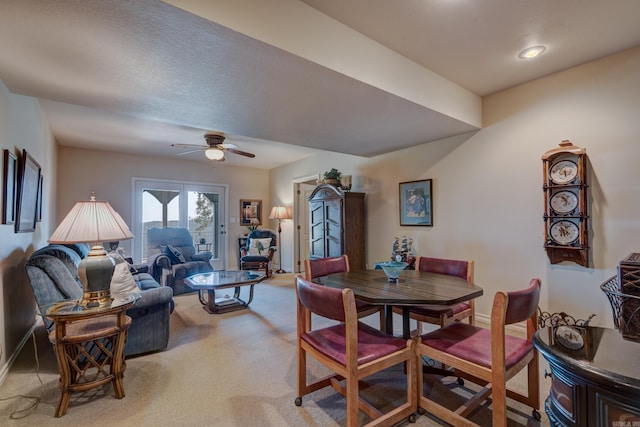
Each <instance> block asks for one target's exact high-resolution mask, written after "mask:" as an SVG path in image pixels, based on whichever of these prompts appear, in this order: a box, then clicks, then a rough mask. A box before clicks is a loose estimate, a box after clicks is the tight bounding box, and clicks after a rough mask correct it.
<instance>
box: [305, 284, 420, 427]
mask: <svg viewBox="0 0 640 427" xmlns="http://www.w3.org/2000/svg"><path fill="white" fill-rule="evenodd" d="M295 284H296V294H297V343H298V397H297V398H296V400H295V404H296V406H301V405H302V397H303V396H305V395H307V394H309V393H312V392H314V391H316V390H319V389H321V388H324V387H327V386H332V387H333V388H334V389H336V390H337V391H338V392H339V393H340V394H342V395H343V396H345V397H346V399H347V424H346V425H347V426H348V427H355V426H357V425H358V423H359V410H362V412H363V413H364V414H365V415H367V416H368V417H369V418H371V419H372V420H371V421H370V422H369V423H367V424H366V425H367V426H378V425H385V426H388V425H392V424H395V423H398V422H399V421H401V420H402V419H403V418H409V421H415V411H416V410H417V394H416V389H415V385H416V382H415V381H416V362H417V361H416V357H415V339H414V340H405V339H402V338H396V337H394V336H392V335H387V334H386V333H384V332H382V331H380V330H377V329H375V328H372V327H371V326H369V325H366V324H364V323H362V322H360V321H358V316H357V313H356V302H355V297H354V295H353V291H352V290H351V289H335V288H330V287H327V286H322V285H318V284H316V283H313V282H310V281H308V280H305V279H303V278H302V276H297V277H296V279H295ZM310 313H315V314H316V315H317V316H322V317H324V318H327V319H331V320H334V321H337V323H336V322H331V324H330V326H327V327H323V328H320V329H315V330H313V329H312V327H311V324H310V323H309V322H308V319H309V318H310V317H311V316H310ZM307 355H310V356H312V357H313V358H314V359H316V360H317V361H318V362H320V363H321V364H322V365H324V366H325V367H327V368H329V369H330V370H331V371H332V373H331V374H330V375H329V376H326V377H324V378H320V379H317V380H315V381H312V382H311V383H307ZM399 364H403V365H404V364H406V381H407V383H406V384H407V398H406V402H405V403H402V404H401V405H400V406H397V407H396V408H394V409H392V410H390V411H388V412H386V413H382V412H381V411H380V410H379V409H377V408H376V407H374V406H373V405H372V404H371V403H369V402H367V401H366V400H364V399H363V398H362V396H361V395H360V392H359V390H360V382H361V381H362V380H363V379H364V378H366V377H369V376H371V375H373V374H375V373H377V372H379V371H382V370H384V369H387V368H389V367H391V366H395V365H399ZM398 374H399V375H404V374H403V373H402V371H401V370H399V372H398ZM372 387H373V386H372Z"/></svg>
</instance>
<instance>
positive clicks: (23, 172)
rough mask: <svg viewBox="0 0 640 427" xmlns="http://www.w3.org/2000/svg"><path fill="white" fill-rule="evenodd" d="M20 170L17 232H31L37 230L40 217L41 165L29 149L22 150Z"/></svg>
mask: <svg viewBox="0 0 640 427" xmlns="http://www.w3.org/2000/svg"><path fill="white" fill-rule="evenodd" d="M18 172H19V173H18V193H17V196H18V197H17V204H16V222H15V232H16V233H30V232H33V231H35V230H36V220H37V218H38V211H37V209H38V187H39V185H40V165H39V164H38V162H36V161H35V159H34V158H33V157H31V155H30V154H29V153H27V150H22V157H21V159H20V168H19V170H18Z"/></svg>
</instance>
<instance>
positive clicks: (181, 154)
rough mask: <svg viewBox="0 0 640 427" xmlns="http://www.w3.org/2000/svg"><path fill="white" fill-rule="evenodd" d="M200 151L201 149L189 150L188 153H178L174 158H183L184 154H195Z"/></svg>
mask: <svg viewBox="0 0 640 427" xmlns="http://www.w3.org/2000/svg"><path fill="white" fill-rule="evenodd" d="M202 150H203V148H198V149H197V150H189V151H185V152H183V153H178V154H176V156H184V155H185V154H191V153H195V152H198V151H202Z"/></svg>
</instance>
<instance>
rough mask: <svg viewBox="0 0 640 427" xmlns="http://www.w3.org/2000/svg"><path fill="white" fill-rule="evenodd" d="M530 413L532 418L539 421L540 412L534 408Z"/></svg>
mask: <svg viewBox="0 0 640 427" xmlns="http://www.w3.org/2000/svg"><path fill="white" fill-rule="evenodd" d="M531 415H533V418H535V420H536V421H540V420H541V419H542V415H540V412H538V411H536V410H535V409H534V410H533V411H531Z"/></svg>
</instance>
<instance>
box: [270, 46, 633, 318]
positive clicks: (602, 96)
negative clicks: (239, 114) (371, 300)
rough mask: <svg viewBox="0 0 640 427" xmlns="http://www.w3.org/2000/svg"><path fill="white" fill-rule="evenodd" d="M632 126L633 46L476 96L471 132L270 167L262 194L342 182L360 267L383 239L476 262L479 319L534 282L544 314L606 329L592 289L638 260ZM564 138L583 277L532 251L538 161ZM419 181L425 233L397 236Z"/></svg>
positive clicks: (536, 244)
mask: <svg viewBox="0 0 640 427" xmlns="http://www.w3.org/2000/svg"><path fill="white" fill-rule="evenodd" d="M638 117H640V48H636V49H632V50H629V51H626V52H623V53H621V54H618V55H614V56H611V57H608V58H605V59H602V60H599V61H595V62H592V63H588V64H585V65H583V66H580V67H576V68H573V69H570V70H567V71H564V72H561V73H558V74H555V75H552V76H548V77H546V78H543V79H540V80H537V81H534V82H531V83H529V84H525V85H522V86H518V87H515V88H512V89H509V90H505V91H503V92H501V93H498V94H495V95H492V96H489V97H487V98H485V99H484V128H483V129H482V130H481V131H479V132H476V133H472V134H466V135H461V136H457V137H453V138H448V139H445V140H440V141H436V142H430V143H427V144H423V145H421V146H418V147H414V148H410V149H406V150H402V151H397V152H394V153H390V154H388V155H383V156H378V157H375V158H371V159H358V160H357V161H354V160H353V159H352V158H348V163H346V164H345V163H341V161H340V159H346V157H345V156H339V155H335V156H334V157H331V156H324V157H317V158H310V159H305V160H304V161H303V162H300V163H298V164H293V165H287V166H283V167H280V168H277V169H274V170H272V171H271V182H272V192H276V191H282V189H283V188H286V183H287V182H288V183H291V182H292V180H293V179H295V178H296V177H297V176H301V175H306V174H307V173H308V172H316V173H317V172H323V171H325V170H327V169H329V168H331V167H337V168H338V169H340V170H342V171H343V172H344V173H353V174H354V184H355V185H354V187H355V188H354V189H357V190H358V191H365V192H366V193H367V199H366V200H367V262H368V264H369V266H371V265H372V264H373V263H374V262H376V261H380V260H384V259H387V258H388V257H389V253H390V250H391V242H392V239H393V237H394V236H402V235H407V236H411V237H413V238H414V242H415V247H416V249H417V252H418V254H421V255H428V256H436V257H451V258H462V259H473V260H475V262H476V271H475V277H476V281H477V283H478V284H479V285H481V286H482V287H483V288H484V290H485V295H484V296H483V297H482V298H480V299H479V300H478V303H477V306H476V307H477V311H478V313H479V316H480V317H482V316H488V314H489V312H490V310H491V302H492V299H493V295H494V293H495V292H496V291H497V290H501V289H505V290H512V289H518V288H522V287H524V286H526V285H527V284H528V281H529V279H530V278H532V277H540V278H541V279H542V283H543V295H542V301H541V304H540V305H541V307H542V308H543V309H544V310H550V311H552V312H555V311H566V312H568V313H570V314H572V315H574V316H576V317H586V316H588V315H589V314H591V313H596V314H597V317H596V318H595V319H594V320H593V323H594V324H600V325H606V326H612V317H611V309H610V307H609V304H608V302H607V300H606V298H605V296H604V294H603V293H602V291H601V290H600V288H599V285H600V283H602V282H603V281H604V280H605V279H606V278H608V277H610V276H611V275H613V274H614V273H615V268H616V265H617V263H618V262H619V261H620V260H621V259H622V258H624V257H625V256H626V255H628V254H629V253H631V252H634V251H635V252H637V251H640V243H639V242H638V241H639V240H640V221H639V219H638V212H640V168H638V167H637V162H638V159H639V158H640V152H639V151H640V142H639V141H640V127H638ZM563 139H570V140H571V141H572V142H573V143H574V144H575V145H578V146H581V147H585V148H586V149H587V153H588V155H589V160H590V164H591V170H590V179H591V187H590V194H591V229H592V232H591V245H592V251H591V253H592V263H591V267H590V268H583V267H580V266H578V265H577V264H572V263H562V264H556V265H551V264H550V263H549V261H548V259H547V256H546V254H545V251H544V249H543V221H542V214H543V212H544V210H543V207H544V205H543V193H542V162H541V156H542V154H543V153H544V152H545V151H547V150H549V149H551V148H554V147H557V145H558V144H559V143H560V142H561V141H562V140H563ZM428 178H430V179H433V192H434V226H433V227H400V225H399V213H398V183H399V182H403V181H411V180H419V179H428ZM276 188H277V189H279V190H276ZM289 188H290V189H291V188H292V186H291V185H289ZM290 191H291V190H290ZM280 197H281V198H282V199H287V194H284V193H283V194H281V195H280ZM288 198H289V199H292V198H293V193H292V192H290V193H288ZM283 240H284V239H283Z"/></svg>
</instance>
